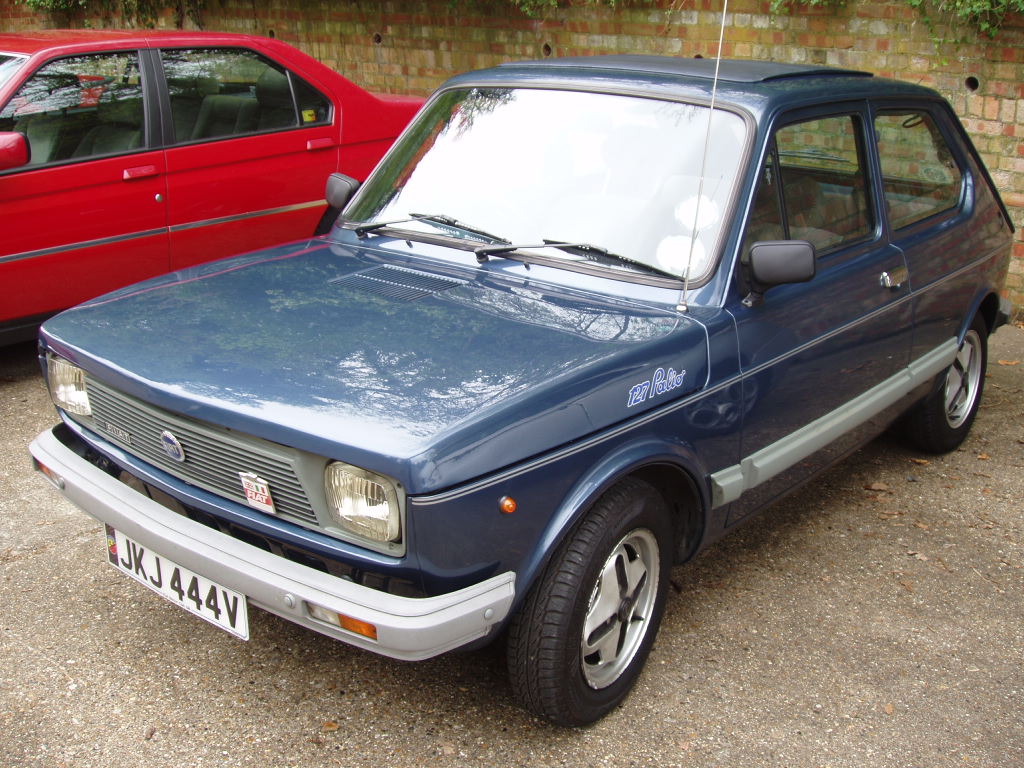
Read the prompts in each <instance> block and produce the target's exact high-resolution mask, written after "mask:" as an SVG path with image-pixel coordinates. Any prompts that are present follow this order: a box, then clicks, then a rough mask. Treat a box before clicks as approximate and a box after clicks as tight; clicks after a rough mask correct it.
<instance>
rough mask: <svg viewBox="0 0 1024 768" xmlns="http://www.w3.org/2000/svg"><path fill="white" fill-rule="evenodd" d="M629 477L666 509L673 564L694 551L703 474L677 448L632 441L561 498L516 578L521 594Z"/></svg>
mask: <svg viewBox="0 0 1024 768" xmlns="http://www.w3.org/2000/svg"><path fill="white" fill-rule="evenodd" d="M631 477H632V478H637V479H639V480H642V481H644V482H646V483H648V484H649V485H651V486H652V487H653V488H654V489H655V490H656V491H657V492H658V493H659V494H660V495H661V496H662V498H663V499H664V500H665V503H666V504H667V505H668V507H669V509H670V510H671V512H672V527H673V532H674V543H675V551H674V552H673V553H672V555H673V561H674V562H675V563H681V562H684V561H685V560H688V559H689V558H691V557H692V556H693V555H694V554H695V553H696V552H697V551H698V550H699V549H700V544H701V542H702V541H703V539H704V535H705V532H706V529H707V524H708V514H709V510H710V493H709V491H708V483H707V480H706V478H707V473H706V472H705V471H704V470H703V467H702V466H701V464H700V462H699V461H698V460H697V457H696V455H695V454H694V453H693V452H692V451H691V450H689V449H686V448H684V447H682V446H679V445H669V444H667V443H665V442H661V441H653V440H652V441H643V442H638V443H633V444H630V445H627V446H624V447H621V448H620V449H619V450H617V451H615V452H613V453H612V454H609V455H608V456H606V457H605V459H604V460H603V461H601V462H598V463H597V464H595V465H594V466H592V467H591V468H590V469H589V470H588V471H587V472H586V473H584V474H583V475H581V476H580V477H579V478H578V479H577V481H576V482H575V483H574V484H573V486H572V488H571V489H570V491H569V493H567V494H566V495H565V497H564V498H563V499H562V501H561V503H560V504H559V506H558V508H557V509H556V510H555V512H554V514H553V515H552V516H551V521H550V523H549V524H548V526H547V528H546V530H545V532H544V535H543V536H542V537H541V539H540V541H539V542H538V546H537V547H536V549H535V551H534V554H533V556H532V557H531V558H530V560H529V561H528V562H526V563H524V565H523V567H522V569H521V570H520V573H519V574H518V576H517V582H518V583H520V584H523V585H525V586H526V587H527V589H526V590H523V592H524V593H525V592H526V591H528V589H529V588H530V587H531V586H532V585H533V584H534V583H535V582H536V580H537V579H538V578H539V577H540V575H541V574H542V573H543V572H544V569H545V568H546V567H547V565H548V563H549V562H550V560H551V557H552V556H553V554H554V553H555V551H557V549H558V547H559V545H560V544H561V542H562V541H564V540H565V538H566V537H567V536H569V535H570V534H571V533H572V531H573V530H575V528H576V527H577V526H578V525H579V524H580V522H581V521H582V520H583V518H584V517H585V516H586V514H587V512H588V510H590V509H591V508H592V507H593V505H594V504H595V503H597V501H598V500H599V499H600V498H601V497H602V496H603V495H604V494H606V493H607V492H608V491H609V490H611V489H612V488H614V487H615V486H616V485H618V484H619V483H620V482H622V481H623V480H625V479H627V478H631ZM700 478H704V479H703V480H702V479H700ZM517 591H518V590H517ZM517 598H518V595H517Z"/></svg>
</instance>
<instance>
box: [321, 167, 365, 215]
mask: <svg viewBox="0 0 1024 768" xmlns="http://www.w3.org/2000/svg"><path fill="white" fill-rule="evenodd" d="M357 189H359V182H358V181H356V180H355V179H353V178H352V177H351V176H346V175H345V174H344V173H332V174H331V175H330V176H328V177H327V191H326V193H325V197H326V198H327V204H328V205H329V206H331V208H337V209H338V210H339V211H340V210H341V209H342V208H344V207H345V206H346V205H347V204H348V201H349V200H351V199H352V195H354V194H355V193H356V190H357Z"/></svg>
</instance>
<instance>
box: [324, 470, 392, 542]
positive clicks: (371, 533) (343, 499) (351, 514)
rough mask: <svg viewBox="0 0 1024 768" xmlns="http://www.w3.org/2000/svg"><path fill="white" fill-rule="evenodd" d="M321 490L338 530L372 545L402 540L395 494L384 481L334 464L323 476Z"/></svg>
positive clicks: (372, 474)
mask: <svg viewBox="0 0 1024 768" xmlns="http://www.w3.org/2000/svg"><path fill="white" fill-rule="evenodd" d="M324 489H325V490H326V492H327V505H328V508H329V510H330V513H331V518H332V519H333V520H334V521H335V522H336V523H337V524H338V526H339V527H340V528H343V529H344V530H346V531H349V532H350V533H354V534H356V535H357V536H363V537H364V538H367V539H371V540H373V541H381V542H393V541H398V540H399V539H400V538H401V534H402V526H401V513H400V507H399V504H398V492H397V491H396V490H395V487H394V485H392V483H391V482H390V481H388V480H387V479H386V478H383V477H381V476H380V475H375V474H374V473H373V472H367V471H366V470H364V469H359V468H358V467H353V466H350V465H348V464H342V463H341V462H334V463H333V464H329V465H328V466H327V470H326V472H325V474H324Z"/></svg>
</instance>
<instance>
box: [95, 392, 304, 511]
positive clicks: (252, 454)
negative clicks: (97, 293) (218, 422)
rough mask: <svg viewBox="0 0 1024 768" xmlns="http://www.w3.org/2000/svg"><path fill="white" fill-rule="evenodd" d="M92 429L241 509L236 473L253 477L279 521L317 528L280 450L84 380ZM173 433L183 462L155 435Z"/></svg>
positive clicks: (293, 459)
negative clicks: (259, 481)
mask: <svg viewBox="0 0 1024 768" xmlns="http://www.w3.org/2000/svg"><path fill="white" fill-rule="evenodd" d="M87 388H88V392H89V402H90V403H91V404H92V411H93V421H94V424H95V429H96V430H97V431H98V432H100V433H101V434H103V435H104V437H106V438H107V439H108V440H110V441H111V442H114V443H117V444H119V445H121V446H124V447H125V448H126V449H127V450H128V451H129V452H130V453H132V454H133V455H135V456H138V457H139V458H140V459H143V460H144V461H147V462H149V463H150V464H153V465H154V466H156V467H159V468H160V469H162V470H163V471H164V472H166V473H167V474H169V475H173V476H174V477H176V478H178V479H179V480H182V481H184V482H186V483H189V484H191V485H194V486H197V487H199V488H202V489H203V490H206V491H210V492H211V493H216V494H218V495H219V496H224V497H226V498H229V499H233V500H235V501H238V502H240V503H242V504H247V503H248V502H247V500H246V497H245V492H244V491H243V490H242V482H241V479H240V478H239V474H238V473H239V472H251V473H254V474H256V475H259V477H260V478H262V479H263V480H265V481H266V482H267V484H268V485H269V486H270V495H271V497H272V498H273V500H274V510H275V512H276V514H277V515H278V516H279V517H284V518H291V519H293V520H295V521H296V522H301V523H304V524H306V525H317V517H316V513H315V512H314V510H313V506H312V504H311V503H310V501H309V497H308V496H307V494H306V492H305V490H304V489H303V487H302V483H301V482H300V480H299V477H298V474H297V472H296V463H297V456H296V453H295V452H294V451H293V450H291V449H289V448H286V447H284V446H281V445H277V444H276V443H271V442H268V441H266V440H260V439H259V438H255V437H252V436H249V435H243V434H240V433H238V432H233V431H230V430H226V429H217V428H214V427H212V426H209V425H205V424H201V423H199V422H196V421H192V420H190V419H186V418H184V417H181V416H177V415H175V414H172V413H169V412H167V411H164V410H161V409H159V408H154V407H153V406H151V405H147V404H145V403H142V402H140V401H138V400H135V399H133V398H130V397H128V396H126V395H124V394H122V393H120V392H118V391H116V390H113V389H110V388H109V387H107V386H105V385H104V384H102V383H101V382H98V381H94V380H92V379H88V381H87ZM165 430H167V431H169V432H171V433H173V435H174V436H175V437H176V438H177V439H178V442H179V443H180V444H181V446H182V448H183V449H184V453H185V460H184V461H183V462H178V461H175V460H174V459H172V458H170V456H168V454H167V453H165V451H164V449H163V446H162V443H161V433H162V432H164V431H165Z"/></svg>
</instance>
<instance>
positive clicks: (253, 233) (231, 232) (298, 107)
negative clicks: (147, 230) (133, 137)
mask: <svg viewBox="0 0 1024 768" xmlns="http://www.w3.org/2000/svg"><path fill="white" fill-rule="evenodd" d="M161 58H162V61H163V70H164V74H165V77H166V80H167V92H168V100H169V111H170V115H171V119H172V121H173V134H174V143H173V145H172V146H170V147H169V148H168V150H167V172H168V182H167V183H168V215H169V226H170V240H171V262H172V265H173V267H174V268H175V269H177V268H179V267H183V266H188V265H190V264H195V263H199V262H203V261H207V260H209V259H210V254H211V252H217V253H218V254H224V253H241V252H244V251H247V250H252V249H255V248H260V247H263V246H267V245H272V244H276V243H279V242H282V241H284V240H287V239H292V238H293V237H294V236H295V235H294V233H296V232H300V233H301V232H304V233H308V234H310V235H312V234H313V231H314V229H315V228H316V224H317V222H318V221H319V219H320V217H321V215H322V214H323V211H324V210H325V208H326V203H325V202H324V183H325V180H326V178H327V175H328V174H329V173H330V172H331V171H333V170H336V169H337V166H338V152H339V148H338V139H339V130H338V127H337V126H338V123H339V121H340V116H338V115H335V114H334V108H333V107H332V104H331V101H330V99H328V98H326V97H325V96H323V95H322V94H321V93H320V92H319V91H318V90H317V89H315V88H314V87H312V86H310V85H309V84H308V83H306V82H305V81H304V80H303V79H301V78H300V77H298V76H297V75H295V74H294V73H293V72H290V71H288V70H287V69H285V68H284V67H283V66H281V65H279V64H277V63H276V62H272V61H271V60H269V59H268V58H266V57H264V56H261V55H260V54H257V53H256V52H254V51H252V50H249V49H245V48H216V49H209V48H206V49H204V48H190V49H165V50H163V51H161Z"/></svg>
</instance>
